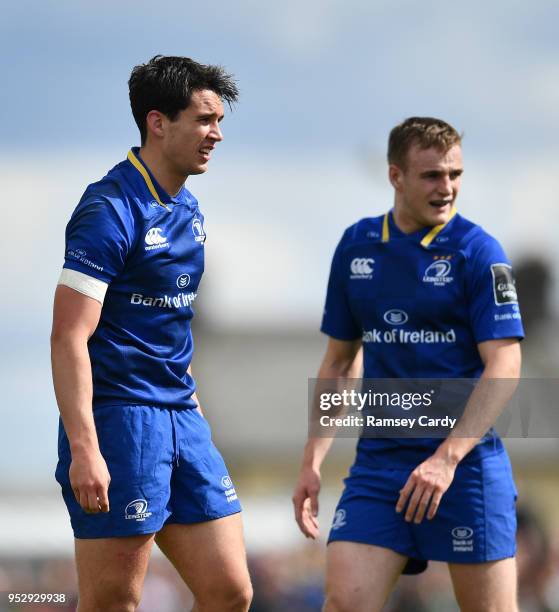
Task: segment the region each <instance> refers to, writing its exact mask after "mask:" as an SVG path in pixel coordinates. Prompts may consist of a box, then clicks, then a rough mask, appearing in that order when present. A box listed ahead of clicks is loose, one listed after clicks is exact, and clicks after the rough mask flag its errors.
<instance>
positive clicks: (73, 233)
mask: <svg viewBox="0 0 559 612" xmlns="http://www.w3.org/2000/svg"><path fill="white" fill-rule="evenodd" d="M132 243H133V219H132V217H131V213H130V211H129V210H128V209H127V208H126V207H125V206H124V204H123V202H122V201H114V200H112V199H108V198H104V197H102V196H88V197H84V199H83V200H82V202H80V204H79V206H78V207H77V209H76V210H75V211H74V214H73V215H72V218H71V219H70V221H69V223H68V226H67V227H66V253H65V261H64V268H65V269H69V270H75V271H77V272H81V273H82V274H86V275H88V276H91V277H93V278H96V279H98V280H101V281H103V282H105V283H107V284H109V283H110V282H111V281H112V280H113V279H114V277H115V276H116V275H117V274H119V273H120V272H121V271H122V269H123V268H124V264H125V262H126V257H127V255H128V253H129V251H130V249H131V247H132Z"/></svg>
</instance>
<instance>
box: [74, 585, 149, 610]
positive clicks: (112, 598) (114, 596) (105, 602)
mask: <svg viewBox="0 0 559 612" xmlns="http://www.w3.org/2000/svg"><path fill="white" fill-rule="evenodd" d="M141 597H142V592H141V589H134V588H130V589H124V588H120V587H118V586H114V587H107V586H105V587H104V588H102V589H96V591H95V592H90V593H87V592H86V593H83V594H82V593H80V597H79V602H78V609H77V612H98V611H99V610H103V612H134V611H135V610H136V608H137V607H138V606H139V605H140V599H141Z"/></svg>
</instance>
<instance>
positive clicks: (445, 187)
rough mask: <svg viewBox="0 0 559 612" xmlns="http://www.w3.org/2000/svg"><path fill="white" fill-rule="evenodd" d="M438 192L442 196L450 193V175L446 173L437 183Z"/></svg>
mask: <svg viewBox="0 0 559 612" xmlns="http://www.w3.org/2000/svg"><path fill="white" fill-rule="evenodd" d="M439 193H440V194H441V195H442V196H448V195H452V181H451V180H450V176H448V175H446V176H444V177H442V178H441V181H440V183H439Z"/></svg>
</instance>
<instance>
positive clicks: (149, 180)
mask: <svg viewBox="0 0 559 612" xmlns="http://www.w3.org/2000/svg"><path fill="white" fill-rule="evenodd" d="M203 222H204V218H203V216H202V214H201V213H200V211H199V209H198V202H197V201H196V199H195V198H194V196H193V195H192V194H191V193H190V192H189V191H188V190H187V189H186V188H184V187H183V188H182V189H181V190H180V192H179V193H178V194H177V195H176V196H175V197H171V196H169V195H168V194H167V193H166V192H165V191H164V190H163V189H162V188H161V186H160V185H158V184H157V181H156V180H155V178H154V177H153V175H152V174H151V173H150V171H149V169H148V168H147V167H146V166H145V165H144V164H143V162H142V160H141V158H140V156H139V152H138V150H137V149H133V150H132V151H130V153H129V154H128V158H127V159H126V160H125V161H123V162H121V163H120V164H118V165H117V166H115V167H114V168H113V169H112V170H111V171H110V172H109V173H108V174H107V176H105V177H104V178H103V179H101V180H100V181H99V182H97V183H93V184H92V185H89V186H88V187H87V189H86V191H85V193H84V195H83V196H82V198H81V200H80V202H79V204H78V206H77V208H76V210H75V211H74V213H73V214H72V217H71V219H70V222H69V223H68V226H67V228H66V256H65V263H64V267H65V268H68V269H71V270H76V271H78V272H81V273H83V274H87V275H89V276H92V277H95V278H97V279H99V280H101V281H103V282H105V283H108V285H109V286H108V289H107V293H106V296H105V301H104V303H103V308H102V311H101V318H100V321H99V325H98V327H97V329H96V330H95V333H94V334H93V336H92V337H91V338H90V340H89V343H88V348H89V354H90V358H91V366H92V376H93V405H94V407H97V406H102V405H131V404H142V405H151V406H161V407H167V408H175V409H185V408H194V407H195V402H194V400H193V399H192V394H193V392H194V390H195V383H194V380H193V379H192V377H191V376H190V375H189V374H188V373H187V368H188V366H189V365H190V361H191V358H192V350H193V343H192V333H191V329H190V321H191V319H192V317H193V314H194V313H193V309H192V303H193V301H194V300H195V298H196V293H197V290H198V284H199V282H200V278H201V276H202V272H203V270H204V241H205V237H206V236H205V232H204V226H203Z"/></svg>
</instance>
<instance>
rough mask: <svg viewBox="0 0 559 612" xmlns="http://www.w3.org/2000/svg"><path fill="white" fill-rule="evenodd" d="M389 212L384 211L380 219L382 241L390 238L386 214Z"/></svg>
mask: <svg viewBox="0 0 559 612" xmlns="http://www.w3.org/2000/svg"><path fill="white" fill-rule="evenodd" d="M389 214H390V213H386V214H385V215H384V219H383V220H382V241H383V242H388V239H389V238H390V231H389V229H388V215H389Z"/></svg>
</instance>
